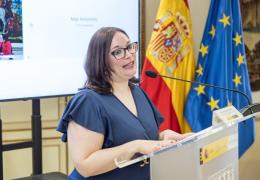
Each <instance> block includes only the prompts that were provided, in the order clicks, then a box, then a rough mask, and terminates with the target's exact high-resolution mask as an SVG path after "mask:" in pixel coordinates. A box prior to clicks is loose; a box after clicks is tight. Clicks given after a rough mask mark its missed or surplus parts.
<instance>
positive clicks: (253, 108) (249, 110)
mask: <svg viewBox="0 0 260 180" xmlns="http://www.w3.org/2000/svg"><path fill="white" fill-rule="evenodd" d="M145 74H146V75H147V76H148V77H150V78H156V77H157V76H160V77H163V78H168V79H174V80H178V81H183V82H188V83H192V84H193V83H194V84H198V85H204V86H207V87H212V88H218V89H222V90H226V91H231V92H236V93H239V94H241V95H243V97H245V98H246V100H247V103H248V105H247V106H245V107H243V108H242V109H241V110H240V112H241V113H242V114H243V116H246V115H249V114H254V113H255V112H260V104H259V103H254V104H252V103H251V100H250V99H249V97H248V96H247V95H246V94H245V93H244V92H242V91H239V90H236V89H229V88H225V87H221V86H215V85H212V84H207V83H201V82H198V81H190V80H186V79H180V78H176V77H170V76H165V75H161V74H158V73H156V72H154V71H149V70H148V71H146V72H145Z"/></svg>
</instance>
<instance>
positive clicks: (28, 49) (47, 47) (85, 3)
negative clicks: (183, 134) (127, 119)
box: [0, 0, 139, 100]
mask: <svg viewBox="0 0 260 180" xmlns="http://www.w3.org/2000/svg"><path fill="white" fill-rule="evenodd" d="M0 2H1V0H0ZM7 2H8V3H11V4H12V5H11V11H12V14H13V18H14V17H17V18H18V20H16V21H18V22H17V23H16V24H17V29H15V28H11V27H12V26H10V27H8V26H6V30H5V29H3V28H2V29H3V30H2V34H8V35H9V40H10V41H11V44H12V46H13V53H12V54H11V55H9V56H11V59H8V58H7V59H5V60H0V100H9V99H21V98H31V97H44V96H57V95H66V94H74V93H76V92H77V90H78V88H80V87H82V86H83V85H84V82H85V80H86V75H85V72H84V69H83V63H84V58H85V56H86V51H87V48H88V43H89V40H90V38H91V36H92V35H93V33H94V32H95V31H96V30H97V29H99V28H100V27H104V26H115V27H120V28H122V29H124V30H125V31H126V32H127V33H128V34H129V36H130V38H131V40H132V41H139V0H131V1H129V0H109V1H108V0H73V1H68V0H44V1H43V0H23V1H22V0H12V1H10V0H3V3H5V4H6V3H7ZM126 4H127V6H126ZM0 16H1V15H0ZM11 19H12V18H11ZM11 19H10V18H9V22H10V20H11ZM0 21H1V20H0ZM7 21H8V20H7V19H6V22H7ZM0 24H1V23H0ZM18 27H19V28H18ZM21 27H22V28H21ZM0 30H1V29H0ZM3 56H4V55H2V56H1V57H0V58H3ZM137 56H138V55H137ZM137 76H138V75H137Z"/></svg>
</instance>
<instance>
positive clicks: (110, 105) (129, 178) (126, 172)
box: [57, 85, 163, 180]
mask: <svg viewBox="0 0 260 180" xmlns="http://www.w3.org/2000/svg"><path fill="white" fill-rule="evenodd" d="M132 95H133V98H134V101H135V105H136V108H137V116H135V115H134V114H133V113H132V112H131V111H130V110H129V109H128V108H127V107H126V106H125V105H124V104H123V103H122V102H121V101H120V100H119V99H118V98H117V97H116V96H114V95H113V94H109V95H104V94H99V93H97V92H95V91H93V90H90V89H83V90H81V91H80V92H78V93H77V94H76V95H75V96H73V98H72V99H71V100H70V102H69V103H68V105H67V107H66V109H65V111H64V113H63V116H62V118H61V120H60V123H59V125H58V127H57V130H58V131H59V132H61V133H63V135H62V141H64V142H66V141H67V129H68V124H69V121H71V120H73V121H75V122H76V123H77V124H79V125H81V126H83V127H85V128H87V129H89V130H91V131H95V132H98V133H101V134H103V135H104V143H103V147H102V148H111V147H115V146H119V145H122V144H124V143H127V142H129V141H133V140H137V139H143V140H158V137H159V126H160V124H161V123H162V121H163V117H162V116H161V114H160V113H159V112H158V110H157V109H156V108H155V106H154V105H153V103H152V102H151V100H150V99H149V98H148V96H147V95H146V94H145V92H144V91H143V90H142V89H141V88H140V87H139V86H136V85H135V86H134V87H133V88H132ZM69 179H71V180H149V179H150V167H149V165H146V166H143V167H141V166H140V164H138V163H136V164H134V165H130V166H128V167H125V168H117V169H114V170H112V171H109V172H106V173H103V174H100V175H97V176H91V177H83V176H81V175H80V174H79V173H78V172H77V170H76V169H74V170H73V172H72V173H71V174H70V176H69Z"/></svg>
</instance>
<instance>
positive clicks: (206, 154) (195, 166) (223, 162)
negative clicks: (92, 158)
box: [116, 106, 260, 180]
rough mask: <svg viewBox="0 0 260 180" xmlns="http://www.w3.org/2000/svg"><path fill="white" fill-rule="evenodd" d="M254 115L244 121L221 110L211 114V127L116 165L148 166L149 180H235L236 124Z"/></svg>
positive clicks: (236, 166) (235, 112)
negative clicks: (142, 163) (141, 163)
mask: <svg viewBox="0 0 260 180" xmlns="http://www.w3.org/2000/svg"><path fill="white" fill-rule="evenodd" d="M232 107H233V106H232ZM231 109H232V108H231ZM258 114H259V115H260V113H259V112H257V113H252V114H250V115H247V116H246V117H244V116H243V115H242V114H241V113H240V112H239V111H237V110H234V108H233V109H232V110H230V109H229V110H226V109H225V108H224V110H221V111H219V112H217V113H215V114H213V121H214V122H215V123H213V125H212V126H211V127H209V128H207V129H204V130H202V131H200V132H198V133H195V134H193V135H191V136H190V137H188V138H186V139H184V140H182V141H180V142H178V143H177V144H174V145H171V146H170V147H166V148H163V149H161V150H159V151H156V152H153V153H151V154H148V155H143V156H141V157H138V158H136V159H132V160H129V161H122V162H116V164H117V166H118V167H119V168H123V167H126V166H129V165H131V164H134V163H137V162H141V161H144V164H146V165H150V174H151V175H150V177H151V180H171V179H179V180H238V179H239V167H238V124H239V123H240V122H242V121H245V120H247V119H250V118H252V117H254V116H256V115H258ZM214 116H215V117H214ZM224 116H225V117H224ZM223 117H224V118H226V119H228V121H225V120H224V118H223ZM221 118H222V119H221ZM232 118H233V119H232Z"/></svg>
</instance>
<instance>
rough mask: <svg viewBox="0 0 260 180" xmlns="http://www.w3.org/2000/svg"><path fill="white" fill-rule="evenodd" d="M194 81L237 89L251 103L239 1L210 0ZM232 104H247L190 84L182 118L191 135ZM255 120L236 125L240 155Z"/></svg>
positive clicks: (235, 95) (250, 139)
mask: <svg viewBox="0 0 260 180" xmlns="http://www.w3.org/2000/svg"><path fill="white" fill-rule="evenodd" d="M196 81H198V82H202V83H208V84H214V85H217V86H222V87H226V88H231V89H237V90H239V91H242V92H244V93H245V94H247V95H248V96H249V98H250V100H251V88H250V84H249V78H248V72H247V63H246V55H245V47H244V43H243V31H242V23H241V15H240V6H239V0H211V5H210V9H209V15H208V19H207V23H206V26H205V30H204V35H203V39H202V42H201V46H200V49H199V58H198V62H197V69H196ZM230 104H232V105H233V106H235V107H236V108H237V109H241V108H243V107H244V106H246V105H248V102H247V99H246V98H245V97H243V96H241V95H240V94H238V93H234V92H229V91H225V90H220V89H216V88H211V87H205V86H203V85H195V84H193V86H192V88H191V91H190V93H189V95H188V98H187V101H186V107H185V117H186V119H187V121H188V123H189V124H190V126H191V128H192V130H193V131H194V132H197V131H200V130H202V129H205V128H207V127H209V126H211V125H212V122H211V120H212V111H213V110H216V109H219V108H223V107H226V106H228V105H230ZM254 131H255V129H254V120H253V119H250V120H247V121H245V122H243V123H240V124H239V156H241V155H242V154H243V153H244V152H245V151H246V150H247V149H248V148H249V147H250V146H251V145H252V144H253V142H254V136H255V132H254Z"/></svg>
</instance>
